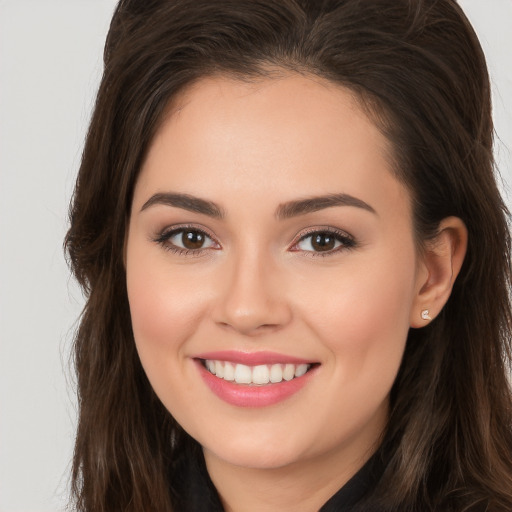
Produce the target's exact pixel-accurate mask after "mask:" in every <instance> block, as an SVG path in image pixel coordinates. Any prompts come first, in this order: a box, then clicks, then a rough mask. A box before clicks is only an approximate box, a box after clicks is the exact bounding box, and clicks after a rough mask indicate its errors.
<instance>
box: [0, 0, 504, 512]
mask: <svg viewBox="0 0 512 512" xmlns="http://www.w3.org/2000/svg"><path fill="white" fill-rule="evenodd" d="M141 1H142V0H141ZM460 3H461V4H462V6H463V7H464V8H465V10H466V12H467V14H468V16H469V18H470V19H471V21H472V22H473V24H474V26H475V28H476V30H477V33H478V34H479V37H480V40H481V43H482V45H483V47H484V51H485V52H486V55H487V58H488V64H489V68H490V71H491V75H492V83H493V100H494V115H495V125H496V131H497V136H498V140H497V148H496V152H497V159H498V164H499V169H500V171H501V175H502V177H503V180H504V181H505V182H508V184H512V157H511V152H512V57H511V56H510V48H512V31H511V30H510V27H511V26H512V0H486V1H485V2H484V1H482V0H461V2H460ZM114 5H115V1H114V0H0V512H15V511H23V512H31V511H34V512H43V511H57V510H63V509H64V507H65V505H66V502H67V497H68V490H67V485H68V479H69V468H70V459H71V456H72V450H73V435H74V428H75V422H76V403H75V400H74V386H73V383H74V380H73V373H72V371H71V370H70V369H69V361H68V358H69V349H70V344H71V340H72V335H73V329H74V328H75V326H76V319H77V317H78V315H79V313H80V310H81V307H82V304H83V300H82V296H81V293H80V291H79V290H78V288H77V287H76V285H75V283H74V282H73V280H72V279H71V278H70V274H69V271H68V269H67V266H66V263H65V260H64V257H63V251H62V240H63V237H64V234H65V232H66V229H67V208H68V203H69V198H70V195H71V191H72V188H73V181H74V178H75V175H76V171H77V169H78V166H79V162H80V154H81V150H82V145H83V139H84V134H85V131H86V127H87V123H88V120H89V117H90V113H91V108H92V105H93V101H94V95H95V92H96V89H97V86H98V82H99V78H100V76H101V66H102V60H101V59H102V48H103V42H104V38H105V35H106V32H107V29H108V25H109V21H110V16H111V14H112V12H113V9H114ZM447 51H449V49H447ZM503 186H504V187H506V186H507V185H506V183H504V184H503ZM506 198H507V203H508V204H509V205H511V204H512V200H511V195H510V194H508V193H507V194H506Z"/></svg>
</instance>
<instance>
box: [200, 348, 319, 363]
mask: <svg viewBox="0 0 512 512" xmlns="http://www.w3.org/2000/svg"><path fill="white" fill-rule="evenodd" d="M194 359H204V360H207V359H208V360H213V361H228V362H230V363H236V364H244V365H247V366H258V365H262V364H286V363H290V364H313V363H314V361H311V360H307V359H301V358H299V357H294V356H289V355H286V354H279V353H277V352H269V351H259V352H242V351H237V350H218V351H214V352H203V353H201V354H197V355H196V356H194Z"/></svg>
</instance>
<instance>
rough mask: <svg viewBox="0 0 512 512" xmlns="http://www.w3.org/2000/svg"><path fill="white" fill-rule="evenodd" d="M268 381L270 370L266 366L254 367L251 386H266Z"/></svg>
mask: <svg viewBox="0 0 512 512" xmlns="http://www.w3.org/2000/svg"><path fill="white" fill-rule="evenodd" d="M269 380H270V370H269V369H268V366H267V365H264V364H262V365H260V366H255V367H254V368H253V369H252V382H253V384H268V381H269Z"/></svg>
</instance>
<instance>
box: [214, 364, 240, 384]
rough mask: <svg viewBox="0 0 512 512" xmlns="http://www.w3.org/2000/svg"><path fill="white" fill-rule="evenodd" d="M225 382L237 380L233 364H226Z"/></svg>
mask: <svg viewBox="0 0 512 512" xmlns="http://www.w3.org/2000/svg"><path fill="white" fill-rule="evenodd" d="M215 366H217V364H215ZM224 380H229V381H233V380H235V367H234V366H233V365H232V364H231V363H224Z"/></svg>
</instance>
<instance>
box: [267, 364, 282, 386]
mask: <svg viewBox="0 0 512 512" xmlns="http://www.w3.org/2000/svg"><path fill="white" fill-rule="evenodd" d="M282 380H283V369H282V368H281V365H280V364H273V365H272V366H271V367H270V382H274V383H275V382H281V381H282Z"/></svg>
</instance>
